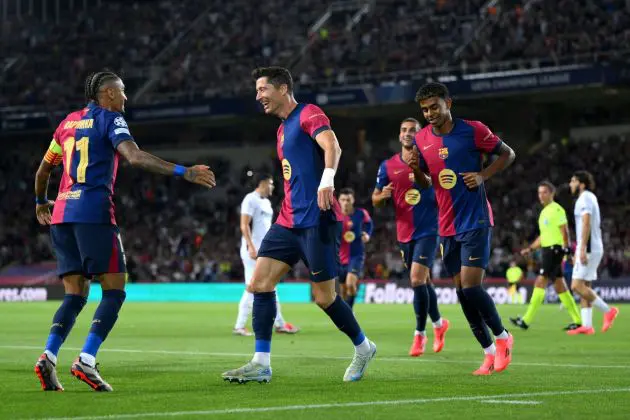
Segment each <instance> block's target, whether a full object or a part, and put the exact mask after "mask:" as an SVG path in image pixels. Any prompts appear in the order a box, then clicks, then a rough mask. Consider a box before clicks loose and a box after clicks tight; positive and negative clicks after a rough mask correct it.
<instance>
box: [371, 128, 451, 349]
mask: <svg viewBox="0 0 630 420" xmlns="http://www.w3.org/2000/svg"><path fill="white" fill-rule="evenodd" d="M419 130H420V123H419V122H418V120H416V119H414V118H406V119H404V120H403V121H402V122H401V124H400V132H399V134H398V139H399V140H400V143H401V145H402V150H401V152H400V153H396V154H395V155H394V156H392V157H391V158H389V159H387V160H386V161H383V162H382V163H381V166H380V168H379V170H378V175H377V179H376V187H375V188H374V192H373V193H372V204H373V205H374V207H382V206H384V205H385V203H386V202H387V200H388V199H390V198H391V199H392V202H393V204H394V210H395V212H396V235H397V238H398V244H399V246H400V253H401V254H402V257H403V262H404V263H405V268H406V269H407V270H408V271H409V278H410V280H411V287H412V288H413V309H414V312H415V315H416V330H415V333H414V338H413V343H412V344H411V348H410V349H409V355H410V356H412V357H417V356H420V355H422V354H424V349H425V346H426V343H427V336H426V332H425V330H426V325H427V316H428V315H430V316H431V321H433V331H434V337H433V351H434V352H435V353H439V352H440V351H442V349H443V348H444V337H445V335H446V331H447V330H448V328H449V325H450V324H449V321H448V320H447V319H442V317H441V316H440V310H439V308H438V303H437V295H436V294H435V289H434V288H433V285H432V284H431V282H430V281H429V277H430V271H431V267H432V266H433V261H434V259H435V251H436V249H437V206H436V203H435V193H434V191H433V187H428V188H425V189H422V188H420V187H419V186H418V185H417V184H415V183H414V179H413V178H414V176H413V171H412V170H411V168H409V166H408V165H407V162H408V161H409V159H410V157H411V155H412V151H413V147H414V142H415V135H416V133H417V132H418V131H419Z"/></svg>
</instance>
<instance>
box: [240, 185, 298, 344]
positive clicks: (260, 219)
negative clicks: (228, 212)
mask: <svg viewBox="0 0 630 420" xmlns="http://www.w3.org/2000/svg"><path fill="white" fill-rule="evenodd" d="M273 188H274V186H273V178H272V177H271V175H268V174H263V175H259V176H257V177H256V189H255V190H254V191H252V192H250V193H249V194H247V195H246V196H245V198H244V199H243V202H242V203H241V233H242V234H243V237H242V239H241V260H242V261H243V267H244V268H245V285H246V287H245V290H244V291H243V296H242V297H241V301H240V302H239V304H238V317H237V318H236V324H235V325H234V330H233V331H232V332H233V333H234V334H235V335H243V336H251V335H253V333H251V332H250V331H249V330H248V329H247V328H246V327H245V324H246V323H247V319H248V318H249V315H250V314H251V312H252V304H253V302H254V295H253V293H251V292H250V291H249V290H248V288H249V283H250V282H251V280H252V274H254V268H255V267H256V254H257V253H258V249H259V248H260V244H261V243H262V240H263V238H264V237H265V234H266V233H267V231H268V230H269V228H270V227H271V223H272V219H273V208H272V207H271V201H269V198H267V197H270V196H271V194H272V193H273ZM277 299H278V298H277V295H276V305H277V308H278V311H277V315H276V321H275V324H274V326H275V329H276V332H277V333H286V334H295V333H297V332H298V331H299V330H300V329H299V328H298V327H296V326H295V325H293V324H290V323H288V322H285V321H284V318H282V313H281V312H280V302H279V301H278V300H277Z"/></svg>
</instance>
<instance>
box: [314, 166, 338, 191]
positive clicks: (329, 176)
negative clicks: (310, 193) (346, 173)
mask: <svg viewBox="0 0 630 420" xmlns="http://www.w3.org/2000/svg"><path fill="white" fill-rule="evenodd" d="M330 187H332V188H333V189H334V188H335V170H334V169H332V168H326V169H324V173H323V174H322V180H321V181H320V182H319V188H318V189H317V191H319V190H322V189H324V188H330Z"/></svg>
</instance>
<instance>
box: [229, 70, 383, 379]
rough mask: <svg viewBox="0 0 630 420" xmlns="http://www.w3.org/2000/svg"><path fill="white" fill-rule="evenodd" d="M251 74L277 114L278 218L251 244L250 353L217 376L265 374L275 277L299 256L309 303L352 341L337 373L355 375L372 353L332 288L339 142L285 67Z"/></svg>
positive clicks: (336, 252)
mask: <svg viewBox="0 0 630 420" xmlns="http://www.w3.org/2000/svg"><path fill="white" fill-rule="evenodd" d="M252 76H253V78H254V79H255V81H256V100H257V101H258V102H260V103H261V104H262V106H263V109H264V112H265V114H268V115H273V116H276V117H278V118H280V119H281V120H282V123H281V124H280V127H278V132H277V139H276V149H277V151H278V159H279V160H280V162H281V164H282V176H283V177H284V200H283V202H282V209H281V210H280V214H279V215H278V219H277V220H276V222H275V223H274V225H273V226H272V227H271V229H269V231H268V232H267V234H266V235H265V238H264V239H263V242H262V244H261V246H260V249H259V250H258V259H257V260H256V268H255V269H254V275H253V277H252V281H251V284H250V286H249V287H250V290H251V292H252V293H254V308H253V327H254V333H255V335H256V344H255V346H256V349H255V353H254V357H253V359H252V361H251V362H249V363H247V364H246V365H244V366H243V367H241V368H238V369H234V370H230V371H227V372H225V373H223V378H224V379H225V380H228V381H230V382H239V383H243V382H249V381H257V382H269V381H270V380H271V363H270V357H271V334H272V330H273V323H274V319H275V318H276V292H275V288H276V284H278V282H279V281H280V279H281V278H282V276H284V275H285V274H286V273H288V272H289V270H290V268H291V266H292V265H294V264H295V263H297V262H298V261H299V260H302V261H304V263H305V264H306V266H307V267H308V269H309V270H310V272H311V281H312V285H311V287H312V293H313V297H314V299H315V302H316V303H317V305H319V307H320V308H322V309H323V310H324V312H326V314H327V315H328V316H329V317H330V318H331V320H332V321H333V323H334V324H335V325H336V326H337V327H338V328H339V329H340V330H341V331H342V332H344V333H345V334H346V335H347V336H348V337H349V338H350V340H351V341H352V343H353V344H354V346H355V352H354V358H353V359H352V363H351V364H350V366H349V367H348V369H347V370H346V373H345V375H344V378H343V380H344V381H357V380H359V379H361V377H362V376H363V373H364V371H365V369H366V367H367V365H368V362H369V361H370V360H371V359H372V358H374V356H375V355H376V346H375V345H374V343H373V342H371V341H370V340H368V339H367V338H366V337H365V334H364V333H363V331H361V328H360V327H359V324H358V323H357V320H356V319H355V317H354V314H353V313H352V309H351V308H350V306H348V304H347V303H346V302H344V300H343V299H341V297H340V296H338V295H337V294H336V292H335V281H336V280H335V279H336V277H337V270H338V267H339V238H340V236H341V223H340V222H341V219H342V214H341V210H340V208H339V203H338V202H337V200H336V199H335V196H334V176H335V171H336V170H337V165H338V164H339V158H340V156H341V148H340V147H339V142H338V141H337V137H336V136H335V133H334V132H333V131H332V129H331V127H330V121H329V120H328V117H327V116H326V114H324V112H323V111H322V110H321V109H319V108H318V107H317V106H315V105H311V104H298V103H297V102H296V100H295V97H294V96H293V79H292V78H291V73H289V71H288V70H287V69H285V68H282V67H266V68H259V69H256V70H254V71H253V73H252Z"/></svg>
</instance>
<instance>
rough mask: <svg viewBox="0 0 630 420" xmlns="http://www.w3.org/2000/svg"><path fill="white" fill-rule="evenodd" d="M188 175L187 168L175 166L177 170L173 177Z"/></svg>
mask: <svg viewBox="0 0 630 420" xmlns="http://www.w3.org/2000/svg"><path fill="white" fill-rule="evenodd" d="M185 173H186V167H185V166H182V165H175V169H174V170H173V175H175V176H184V174H185Z"/></svg>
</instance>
